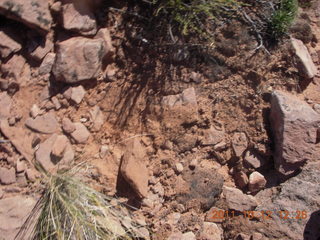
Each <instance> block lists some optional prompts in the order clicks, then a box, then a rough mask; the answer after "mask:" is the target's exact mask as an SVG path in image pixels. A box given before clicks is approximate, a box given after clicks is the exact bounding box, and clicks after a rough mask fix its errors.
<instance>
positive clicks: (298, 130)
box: [270, 91, 320, 175]
mask: <svg viewBox="0 0 320 240" xmlns="http://www.w3.org/2000/svg"><path fill="white" fill-rule="evenodd" d="M270 121H271V127H272V132H273V136H274V142H275V152H274V160H275V165H276V168H277V169H278V170H279V172H281V173H282V174H285V175H289V174H292V173H293V172H295V171H296V170H297V169H298V168H299V167H301V166H302V165H303V164H304V163H305V162H307V161H309V160H312V159H317V155H316V153H318V152H319V146H317V144H316V142H317V129H318V127H319V124H320V115H319V114H318V113H317V112H315V111H314V110H313V109H312V108H311V107H310V106H309V105H308V104H307V103H305V102H304V101H301V100H299V99H298V98H297V97H295V96H293V95H290V94H288V93H285V92H281V91H275V92H273V94H272V100H271V114H270Z"/></svg>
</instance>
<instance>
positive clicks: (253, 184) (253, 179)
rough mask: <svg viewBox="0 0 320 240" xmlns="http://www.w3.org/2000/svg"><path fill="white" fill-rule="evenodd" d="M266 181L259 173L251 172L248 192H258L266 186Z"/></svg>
mask: <svg viewBox="0 0 320 240" xmlns="http://www.w3.org/2000/svg"><path fill="white" fill-rule="evenodd" d="M266 183H267V180H266V179H265V178H264V176H263V175H262V174H261V173H259V172H253V173H251V174H250V176H249V190H250V192H252V193H254V192H258V191H260V190H262V189H263V188H264V187H265V186H266Z"/></svg>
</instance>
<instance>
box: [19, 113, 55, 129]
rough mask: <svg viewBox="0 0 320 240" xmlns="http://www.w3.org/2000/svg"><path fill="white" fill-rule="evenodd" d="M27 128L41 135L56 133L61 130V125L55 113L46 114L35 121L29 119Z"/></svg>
mask: <svg viewBox="0 0 320 240" xmlns="http://www.w3.org/2000/svg"><path fill="white" fill-rule="evenodd" d="M25 124H26V126H27V127H28V128H30V129H31V130H34V131H36V132H39V133H47V134H49V133H54V132H56V131H58V129H59V123H58V121H57V119H56V117H55V115H54V114H53V113H46V114H44V115H41V116H37V117H36V118H35V119H33V118H28V119H27V120H26V122H25Z"/></svg>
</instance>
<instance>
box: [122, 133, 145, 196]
mask: <svg viewBox="0 0 320 240" xmlns="http://www.w3.org/2000/svg"><path fill="white" fill-rule="evenodd" d="M145 157H146V156H145V150H144V147H143V146H142V145H141V143H140V142H139V141H138V140H137V139H134V140H133V141H132V142H131V143H130V144H128V147H127V149H126V151H125V153H124V155H123V157H122V162H121V167H120V172H121V175H122V176H123V178H124V179H125V180H126V181H127V182H128V183H129V184H130V185H131V187H132V188H133V189H134V190H135V192H136V193H137V195H138V196H139V197H141V198H145V197H146V196H147V194H148V179H149V175H148V169H147V168H146V162H145V161H146V159H145Z"/></svg>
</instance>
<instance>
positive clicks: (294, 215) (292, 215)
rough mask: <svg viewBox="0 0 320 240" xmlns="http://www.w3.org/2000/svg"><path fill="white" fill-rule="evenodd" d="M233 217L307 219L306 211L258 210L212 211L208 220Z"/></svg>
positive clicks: (265, 219) (266, 219)
mask: <svg viewBox="0 0 320 240" xmlns="http://www.w3.org/2000/svg"><path fill="white" fill-rule="evenodd" d="M235 217H243V218H246V219H249V220H251V219H255V220H264V221H272V219H273V218H275V217H276V218H280V219H282V220H304V219H307V218H308V217H309V214H308V212H307V211H306V210H300V209H299V210H294V211H287V210H260V211H234V210H221V209H219V210H218V209H214V210H212V211H211V212H210V214H209V216H208V219H209V220H211V221H221V220H226V219H231V218H235Z"/></svg>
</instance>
